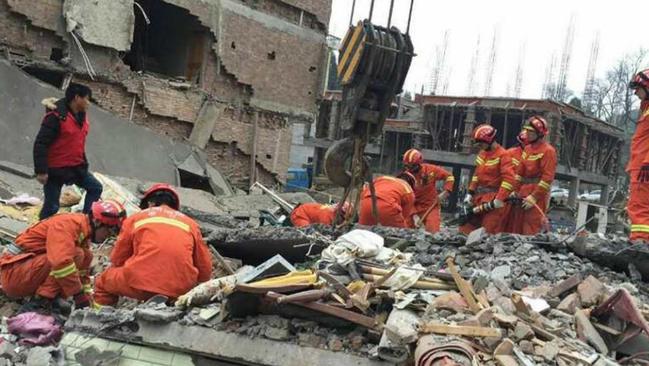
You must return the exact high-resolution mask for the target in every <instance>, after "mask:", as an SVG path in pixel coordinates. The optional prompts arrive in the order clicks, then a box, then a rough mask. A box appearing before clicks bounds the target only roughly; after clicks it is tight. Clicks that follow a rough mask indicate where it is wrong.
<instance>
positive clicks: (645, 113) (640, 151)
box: [626, 69, 649, 244]
mask: <svg viewBox="0 0 649 366" xmlns="http://www.w3.org/2000/svg"><path fill="white" fill-rule="evenodd" d="M629 87H631V88H632V89H634V91H635V95H636V96H637V97H638V98H640V101H641V104H640V115H639V116H638V123H637V124H636V128H635V133H634V134H633V139H632V140H631V159H629V164H628V165H627V168H626V170H627V172H628V173H629V175H630V178H631V193H630V194H629V202H628V203H627V207H626V208H627V212H628V214H629V219H631V237H630V239H631V240H632V241H634V242H638V243H640V242H643V243H645V244H649V69H647V70H644V71H641V72H639V73H637V74H636V75H635V77H634V78H633V80H631V83H630V84H629Z"/></svg>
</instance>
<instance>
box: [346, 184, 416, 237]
mask: <svg viewBox="0 0 649 366" xmlns="http://www.w3.org/2000/svg"><path fill="white" fill-rule="evenodd" d="M414 186H415V177H414V176H413V175H412V174H410V173H408V172H402V173H401V174H399V175H398V176H397V177H390V176H383V177H378V178H376V179H374V190H375V192H376V206H377V207H376V208H377V210H376V211H377V212H376V214H377V217H374V215H373V212H372V195H371V193H370V189H369V187H367V186H365V188H364V189H363V192H362V194H361V203H360V213H359V219H358V223H359V224H361V225H377V224H381V225H383V226H392V227H400V228H413V227H414V223H413V220H412V215H413V214H414V208H415V194H414V193H413V190H412V189H413V187H414Z"/></svg>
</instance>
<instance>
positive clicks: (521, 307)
mask: <svg viewBox="0 0 649 366" xmlns="http://www.w3.org/2000/svg"><path fill="white" fill-rule="evenodd" d="M512 302H513V303H514V307H515V308H516V311H517V312H518V313H520V314H522V315H525V316H527V317H529V316H530V310H529V309H528V308H527V305H526V304H525V302H524V301H523V298H522V297H521V295H519V294H517V293H513V294H512Z"/></svg>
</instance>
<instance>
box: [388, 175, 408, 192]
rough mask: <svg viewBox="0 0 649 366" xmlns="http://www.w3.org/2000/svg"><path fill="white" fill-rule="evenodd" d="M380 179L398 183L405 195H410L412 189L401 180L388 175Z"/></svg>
mask: <svg viewBox="0 0 649 366" xmlns="http://www.w3.org/2000/svg"><path fill="white" fill-rule="evenodd" d="M381 178H385V179H387V180H391V181H394V182H399V183H401V185H402V186H403V188H405V189H406V193H412V188H411V187H410V184H408V182H406V181H404V180H403V179H399V178H395V177H391V176H389V175H384V176H382V177H381Z"/></svg>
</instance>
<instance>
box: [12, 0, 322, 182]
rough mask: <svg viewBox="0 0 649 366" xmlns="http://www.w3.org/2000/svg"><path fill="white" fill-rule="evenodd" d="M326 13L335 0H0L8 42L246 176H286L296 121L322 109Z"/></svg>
mask: <svg viewBox="0 0 649 366" xmlns="http://www.w3.org/2000/svg"><path fill="white" fill-rule="evenodd" d="M330 11H331V0H311V1H303V0H219V1H217V0H207V1H205V0H203V1H200V0H114V1H93V2H89V1H81V0H0V48H1V49H2V50H3V52H2V54H3V57H5V58H7V59H9V60H10V61H11V62H12V63H13V64H15V65H19V66H20V67H21V68H23V70H24V71H26V72H28V73H30V74H31V75H33V76H35V77H37V78H39V79H41V80H43V81H46V82H48V83H50V84H52V85H54V86H56V87H59V88H65V87H66V86H67V85H68V83H69V82H70V81H77V82H82V83H85V84H88V85H89V86H90V87H91V88H92V89H93V99H94V102H95V103H97V104H98V105H99V106H100V107H102V108H104V109H107V110H108V111H111V112H113V113H115V114H117V115H119V116H121V117H123V118H127V119H129V120H131V121H133V122H135V123H137V124H141V125H145V126H147V127H149V128H150V129H151V130H153V131H155V132H157V133H159V134H164V135H168V136H170V137H172V138H176V139H187V140H189V141H190V142H191V143H192V144H194V145H195V146H197V147H198V148H200V149H204V150H205V152H206V154H207V156H208V160H209V162H210V163H212V164H213V165H214V166H215V167H217V168H218V169H219V170H221V171H222V172H223V173H224V174H225V175H226V176H228V177H229V178H230V179H231V181H232V182H233V183H235V184H240V185H242V186H244V185H247V184H248V182H249V181H251V180H254V179H255V178H256V179H257V180H261V181H264V182H269V181H275V180H279V181H282V180H284V178H285V176H286V172H287V169H288V166H289V151H290V145H291V129H290V126H291V124H292V123H300V122H302V123H303V122H309V123H310V122H311V121H312V120H313V119H314V118H315V115H316V101H317V100H318V98H319V97H320V90H321V89H322V88H321V87H320V85H321V79H322V74H323V70H324V66H325V65H324V62H325V61H324V60H325V57H324V56H325V54H326V49H327V47H326V33H327V24H328V22H329V16H330ZM35 105H37V102H36V103H35ZM116 138H119V137H116Z"/></svg>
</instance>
